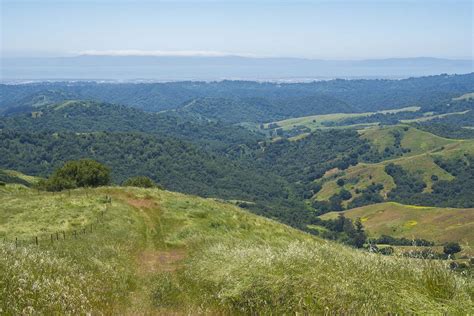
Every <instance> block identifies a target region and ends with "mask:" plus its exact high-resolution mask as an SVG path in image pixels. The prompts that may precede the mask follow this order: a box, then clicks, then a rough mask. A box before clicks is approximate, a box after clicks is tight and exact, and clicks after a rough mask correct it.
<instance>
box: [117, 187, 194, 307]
mask: <svg viewBox="0 0 474 316" xmlns="http://www.w3.org/2000/svg"><path fill="white" fill-rule="evenodd" d="M117 198H119V199H120V200H122V201H124V202H125V203H127V204H128V205H130V206H132V207H133V208H134V209H136V211H137V212H138V214H140V216H141V217H142V219H143V222H144V224H145V240H144V241H145V243H144V247H143V249H141V250H140V251H138V252H137V255H136V258H135V259H136V265H137V274H136V278H137V289H136V290H135V291H134V292H132V293H130V303H129V305H128V306H127V307H126V310H125V311H124V312H123V313H122V314H125V315H170V314H176V313H175V312H172V311H164V310H162V309H159V308H157V307H155V306H154V305H153V302H152V301H151V296H152V295H151V290H152V287H153V284H152V279H153V276H154V275H155V274H158V273H162V272H168V273H173V272H174V271H176V269H178V268H179V266H180V262H181V261H182V260H183V259H184V258H185V257H186V251H185V250H184V249H167V247H166V244H165V240H164V236H163V230H162V226H161V221H160V216H159V214H160V213H161V211H162V210H161V208H160V205H159V204H158V203H157V202H156V201H155V200H152V199H140V198H137V197H134V196H130V195H128V196H125V197H124V196H117Z"/></svg>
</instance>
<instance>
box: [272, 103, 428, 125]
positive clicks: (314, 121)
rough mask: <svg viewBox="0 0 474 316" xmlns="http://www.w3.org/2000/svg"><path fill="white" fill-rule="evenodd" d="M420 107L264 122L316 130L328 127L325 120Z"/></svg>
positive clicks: (334, 120)
mask: <svg viewBox="0 0 474 316" xmlns="http://www.w3.org/2000/svg"><path fill="white" fill-rule="evenodd" d="M419 109H420V107H417V106H411V107H406V108H401V109H394V110H385V111H378V112H365V113H334V114H322V115H310V116H303V117H296V118H290V119H286V120H281V121H276V122H270V123H266V124H264V127H265V128H269V125H270V124H272V123H273V124H277V125H278V127H281V128H282V129H283V130H291V129H293V128H294V127H295V126H305V127H308V128H310V129H311V130H315V129H321V128H327V127H326V126H324V125H323V124H322V123H323V122H338V121H342V120H344V119H347V118H356V117H365V116H371V115H374V114H377V113H380V114H389V113H399V112H416V111H418V110H419ZM357 125H360V126H370V125H376V124H372V123H367V124H357ZM357 125H350V126H344V127H356V126H357Z"/></svg>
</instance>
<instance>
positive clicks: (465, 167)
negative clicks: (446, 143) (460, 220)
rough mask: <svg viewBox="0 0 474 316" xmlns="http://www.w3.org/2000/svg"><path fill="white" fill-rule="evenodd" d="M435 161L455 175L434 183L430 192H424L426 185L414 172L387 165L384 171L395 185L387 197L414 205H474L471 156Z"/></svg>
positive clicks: (473, 163)
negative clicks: (473, 198) (447, 179)
mask: <svg viewBox="0 0 474 316" xmlns="http://www.w3.org/2000/svg"><path fill="white" fill-rule="evenodd" d="M435 163H436V164H437V165H438V166H440V167H441V168H442V169H444V170H446V171H447V172H449V173H450V174H451V175H453V176H455V178H454V179H453V180H451V181H446V180H438V181H436V182H434V183H433V185H432V192H423V189H424V188H425V186H426V184H425V183H424V182H423V180H422V179H420V177H418V176H417V175H415V174H411V173H409V172H407V171H405V170H404V169H403V168H402V167H400V166H397V165H393V164H389V165H387V166H386V168H385V171H386V172H387V173H388V174H389V175H390V176H392V178H393V179H394V181H395V183H396V185H397V186H396V188H395V189H393V190H392V191H391V192H390V193H389V194H388V197H389V199H391V200H394V201H398V202H401V203H405V204H414V205H427V206H441V207H474V201H473V200H472V194H473V191H472V190H473V188H474V157H472V156H470V155H467V154H466V155H464V156H463V157H461V158H457V159H449V160H443V159H441V158H437V159H435Z"/></svg>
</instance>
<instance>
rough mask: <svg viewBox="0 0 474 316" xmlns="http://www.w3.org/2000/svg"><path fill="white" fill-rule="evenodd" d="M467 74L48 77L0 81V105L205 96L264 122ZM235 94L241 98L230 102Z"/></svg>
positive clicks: (147, 104) (405, 99)
mask: <svg viewBox="0 0 474 316" xmlns="http://www.w3.org/2000/svg"><path fill="white" fill-rule="evenodd" d="M473 78H474V74H466V75H453V76H448V75H439V76H430V77H421V78H410V79H404V80H330V81H320V82H312V83H294V84H284V83H258V82H251V81H220V82H208V83H206V82H172V83H147V84H145V83H141V84H131V83H118V84H107V83H95V82H76V83H74V84H70V83H67V82H58V83H54V82H53V83H34V84H22V85H0V111H1V112H7V113H8V112H14V111H16V110H15V108H17V110H18V109H22V108H25V107H29V106H35V105H44V104H54V103H57V102H59V101H65V100H71V99H82V100H96V101H103V102H110V103H117V104H123V105H128V106H131V107H136V108H140V109H143V110H146V111H152V112H158V111H163V110H169V109H177V108H181V107H183V106H186V105H189V103H190V102H192V101H193V100H196V99H197V100H208V101H205V102H204V104H202V105H201V106H198V107H197V108H196V111H197V113H209V111H212V113H211V114H212V116H213V117H216V118H220V119H225V120H227V121H231V122H235V121H238V120H245V121H249V120H250V121H255V122H267V121H272V120H275V119H283V118H289V117H298V116H305V115H310V114H322V113H337V112H346V111H350V112H369V111H377V110H382V109H393V108H401V107H406V106H413V105H418V106H426V105H431V104H433V103H436V102H437V101H439V100H445V99H450V98H454V97H459V96H460V95H463V94H465V93H469V92H472V91H474V80H473ZM201 98H204V99H201ZM206 98H211V99H206ZM223 99H225V100H223ZM219 100H220V101H219ZM235 100H244V101H245V102H238V103H236V102H235ZM257 100H258V102H256V101H257ZM209 101H212V102H209ZM199 102H202V101H199ZM216 102H217V104H216ZM219 103H222V109H228V108H229V107H232V108H233V109H232V112H231V113H229V116H225V115H223V114H222V112H224V111H217V113H216V112H215V111H213V110H212V109H214V108H215V107H219V109H220V105H219ZM249 104H250V105H249ZM285 105H288V106H285ZM248 106H251V109H252V110H251V111H247V113H245V112H246V111H245V109H246V108H247V107H248ZM235 107H236V108H235ZM249 109H250V108H249ZM1 112H0V113H1ZM220 113H221V114H220Z"/></svg>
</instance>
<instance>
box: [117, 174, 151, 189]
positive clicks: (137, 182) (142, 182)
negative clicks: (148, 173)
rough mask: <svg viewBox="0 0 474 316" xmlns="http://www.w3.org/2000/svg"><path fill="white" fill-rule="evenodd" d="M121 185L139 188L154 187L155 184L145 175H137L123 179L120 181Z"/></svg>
mask: <svg viewBox="0 0 474 316" xmlns="http://www.w3.org/2000/svg"><path fill="white" fill-rule="evenodd" d="M122 185H123V186H127V187H139V188H154V187H156V186H157V185H156V183H155V182H154V181H153V180H152V179H150V178H149V177H145V176H137V177H132V178H129V179H127V180H125V181H124V182H123V183H122Z"/></svg>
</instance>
